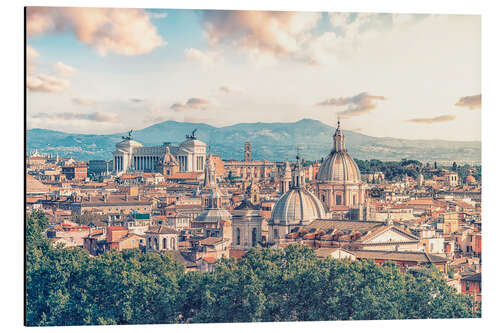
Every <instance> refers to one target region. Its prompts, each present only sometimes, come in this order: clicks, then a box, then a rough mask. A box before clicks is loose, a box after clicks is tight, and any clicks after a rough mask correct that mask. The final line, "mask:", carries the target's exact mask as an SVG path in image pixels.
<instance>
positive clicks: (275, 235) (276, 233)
mask: <svg viewBox="0 0 500 333" xmlns="http://www.w3.org/2000/svg"><path fill="white" fill-rule="evenodd" d="M274 239H278V229H274Z"/></svg>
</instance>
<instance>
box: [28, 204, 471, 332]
mask: <svg viewBox="0 0 500 333" xmlns="http://www.w3.org/2000/svg"><path fill="white" fill-rule="evenodd" d="M47 226H48V223H47V219H46V218H45V217H44V216H43V214H41V213H39V212H34V213H32V214H30V215H28V216H27V217H26V323H27V325H29V326H46V325H96V324H146V323H147V324H157V323H189V322H199V323H209V322H254V321H309V320H361V319H405V318H464V317H478V316H480V310H479V311H477V309H476V304H475V303H474V302H473V301H472V299H471V298H470V297H468V296H464V295H460V294H457V293H456V292H455V290H454V289H453V288H451V287H449V286H448V285H447V284H446V282H445V280H444V279H443V277H442V276H441V273H439V272H438V271H437V270H435V269H432V268H429V269H420V270H414V271H411V272H409V273H401V271H400V270H399V268H398V267H397V266H396V265H395V264H392V263H387V264H384V265H377V264H375V263H374V262H373V261H364V260H363V261H344V260H333V259H319V258H317V257H316V256H315V254H314V251H313V250H312V249H310V248H307V247H304V246H300V245H290V246H288V247H286V248H285V249H284V250H275V249H271V248H253V249H251V250H250V251H249V252H247V253H246V254H245V255H244V256H243V257H242V258H241V260H240V261H238V262H237V261H236V260H234V259H232V258H229V259H228V258H226V259H221V260H220V261H219V262H218V263H217V264H216V266H215V269H214V271H213V272H210V273H200V272H185V270H184V267H183V266H182V265H181V264H180V263H179V262H177V261H176V260H175V259H174V257H173V256H172V255H170V254H168V253H167V254H163V255H160V254H157V253H143V252H141V251H139V250H125V251H122V252H117V251H111V252H106V253H105V254H103V255H101V256H98V257H92V256H90V255H89V254H88V252H86V250H84V249H80V248H71V249H68V248H61V247H54V246H52V244H51V243H50V241H49V240H48V239H47V238H46V237H45V235H44V230H45V229H46V228H47Z"/></svg>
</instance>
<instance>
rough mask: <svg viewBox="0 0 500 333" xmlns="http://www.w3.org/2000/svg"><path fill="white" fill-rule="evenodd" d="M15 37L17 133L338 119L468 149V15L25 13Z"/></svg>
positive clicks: (472, 108) (473, 64) (477, 41)
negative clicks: (24, 97)
mask: <svg viewBox="0 0 500 333" xmlns="http://www.w3.org/2000/svg"><path fill="white" fill-rule="evenodd" d="M27 24H28V27H27V28H28V40H27V44H28V71H29V73H28V104H27V106H28V107H27V111H28V112H27V116H28V127H29V128H34V127H41V128H49V129H54V130H62V131H68V132H80V133H113V132H118V131H123V130H126V129H129V128H136V129H139V128H143V127H146V126H149V125H151V124H154V123H156V122H159V121H162V120H168V119H172V120H178V121H179V120H180V121H183V120H184V121H197V122H206V123H208V124H211V125H215V126H224V125H229V124H234V123H238V122H258V121H297V120H300V119H302V118H312V119H318V120H321V121H323V122H325V123H328V124H330V125H333V124H335V123H336V119H337V115H338V114H339V113H342V114H343V115H345V119H344V120H343V122H344V124H345V126H344V127H345V128H347V129H352V130H356V131H359V132H361V133H364V134H367V135H372V136H392V137H401V138H411V139H417V138H429V139H449V140H479V139H480V136H481V134H480V133H481V131H480V120H481V104H480V98H477V95H480V94H481V63H480V60H481V31H480V25H481V24H480V17H479V16H464V15H397V14H362V15H357V14H349V13H347V14H342V13H337V14H332V13H331V14H328V13H292V12H280V13H277V12H274V13H272V12H220V11H219V12H216V11H193V10H137V9H87V8H83V9H82V8H80V9H76V8H69V9H68V8H64V9H61V8H59V9H58V8H35V9H33V8H29V9H28V17H27ZM467 96H470V97H471V98H466V99H464V103H465V104H464V103H461V104H463V106H457V105H456V104H457V102H458V101H459V100H460V98H462V97H467ZM473 96H476V97H473ZM468 103H469V104H468ZM174 104H177V105H178V106H179V107H175V108H173V107H172V106H173V105H174ZM459 104H460V103H459Z"/></svg>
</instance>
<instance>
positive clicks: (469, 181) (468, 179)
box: [465, 175, 476, 184]
mask: <svg viewBox="0 0 500 333" xmlns="http://www.w3.org/2000/svg"><path fill="white" fill-rule="evenodd" d="M465 182H466V183H467V184H474V183H475V182H476V178H474V176H472V175H468V176H467V177H465Z"/></svg>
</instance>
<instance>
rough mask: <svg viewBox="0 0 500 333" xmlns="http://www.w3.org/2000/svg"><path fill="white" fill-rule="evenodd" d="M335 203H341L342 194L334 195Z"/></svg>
mask: <svg viewBox="0 0 500 333" xmlns="http://www.w3.org/2000/svg"><path fill="white" fill-rule="evenodd" d="M335 204H336V205H342V194H337V195H336V196H335Z"/></svg>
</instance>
